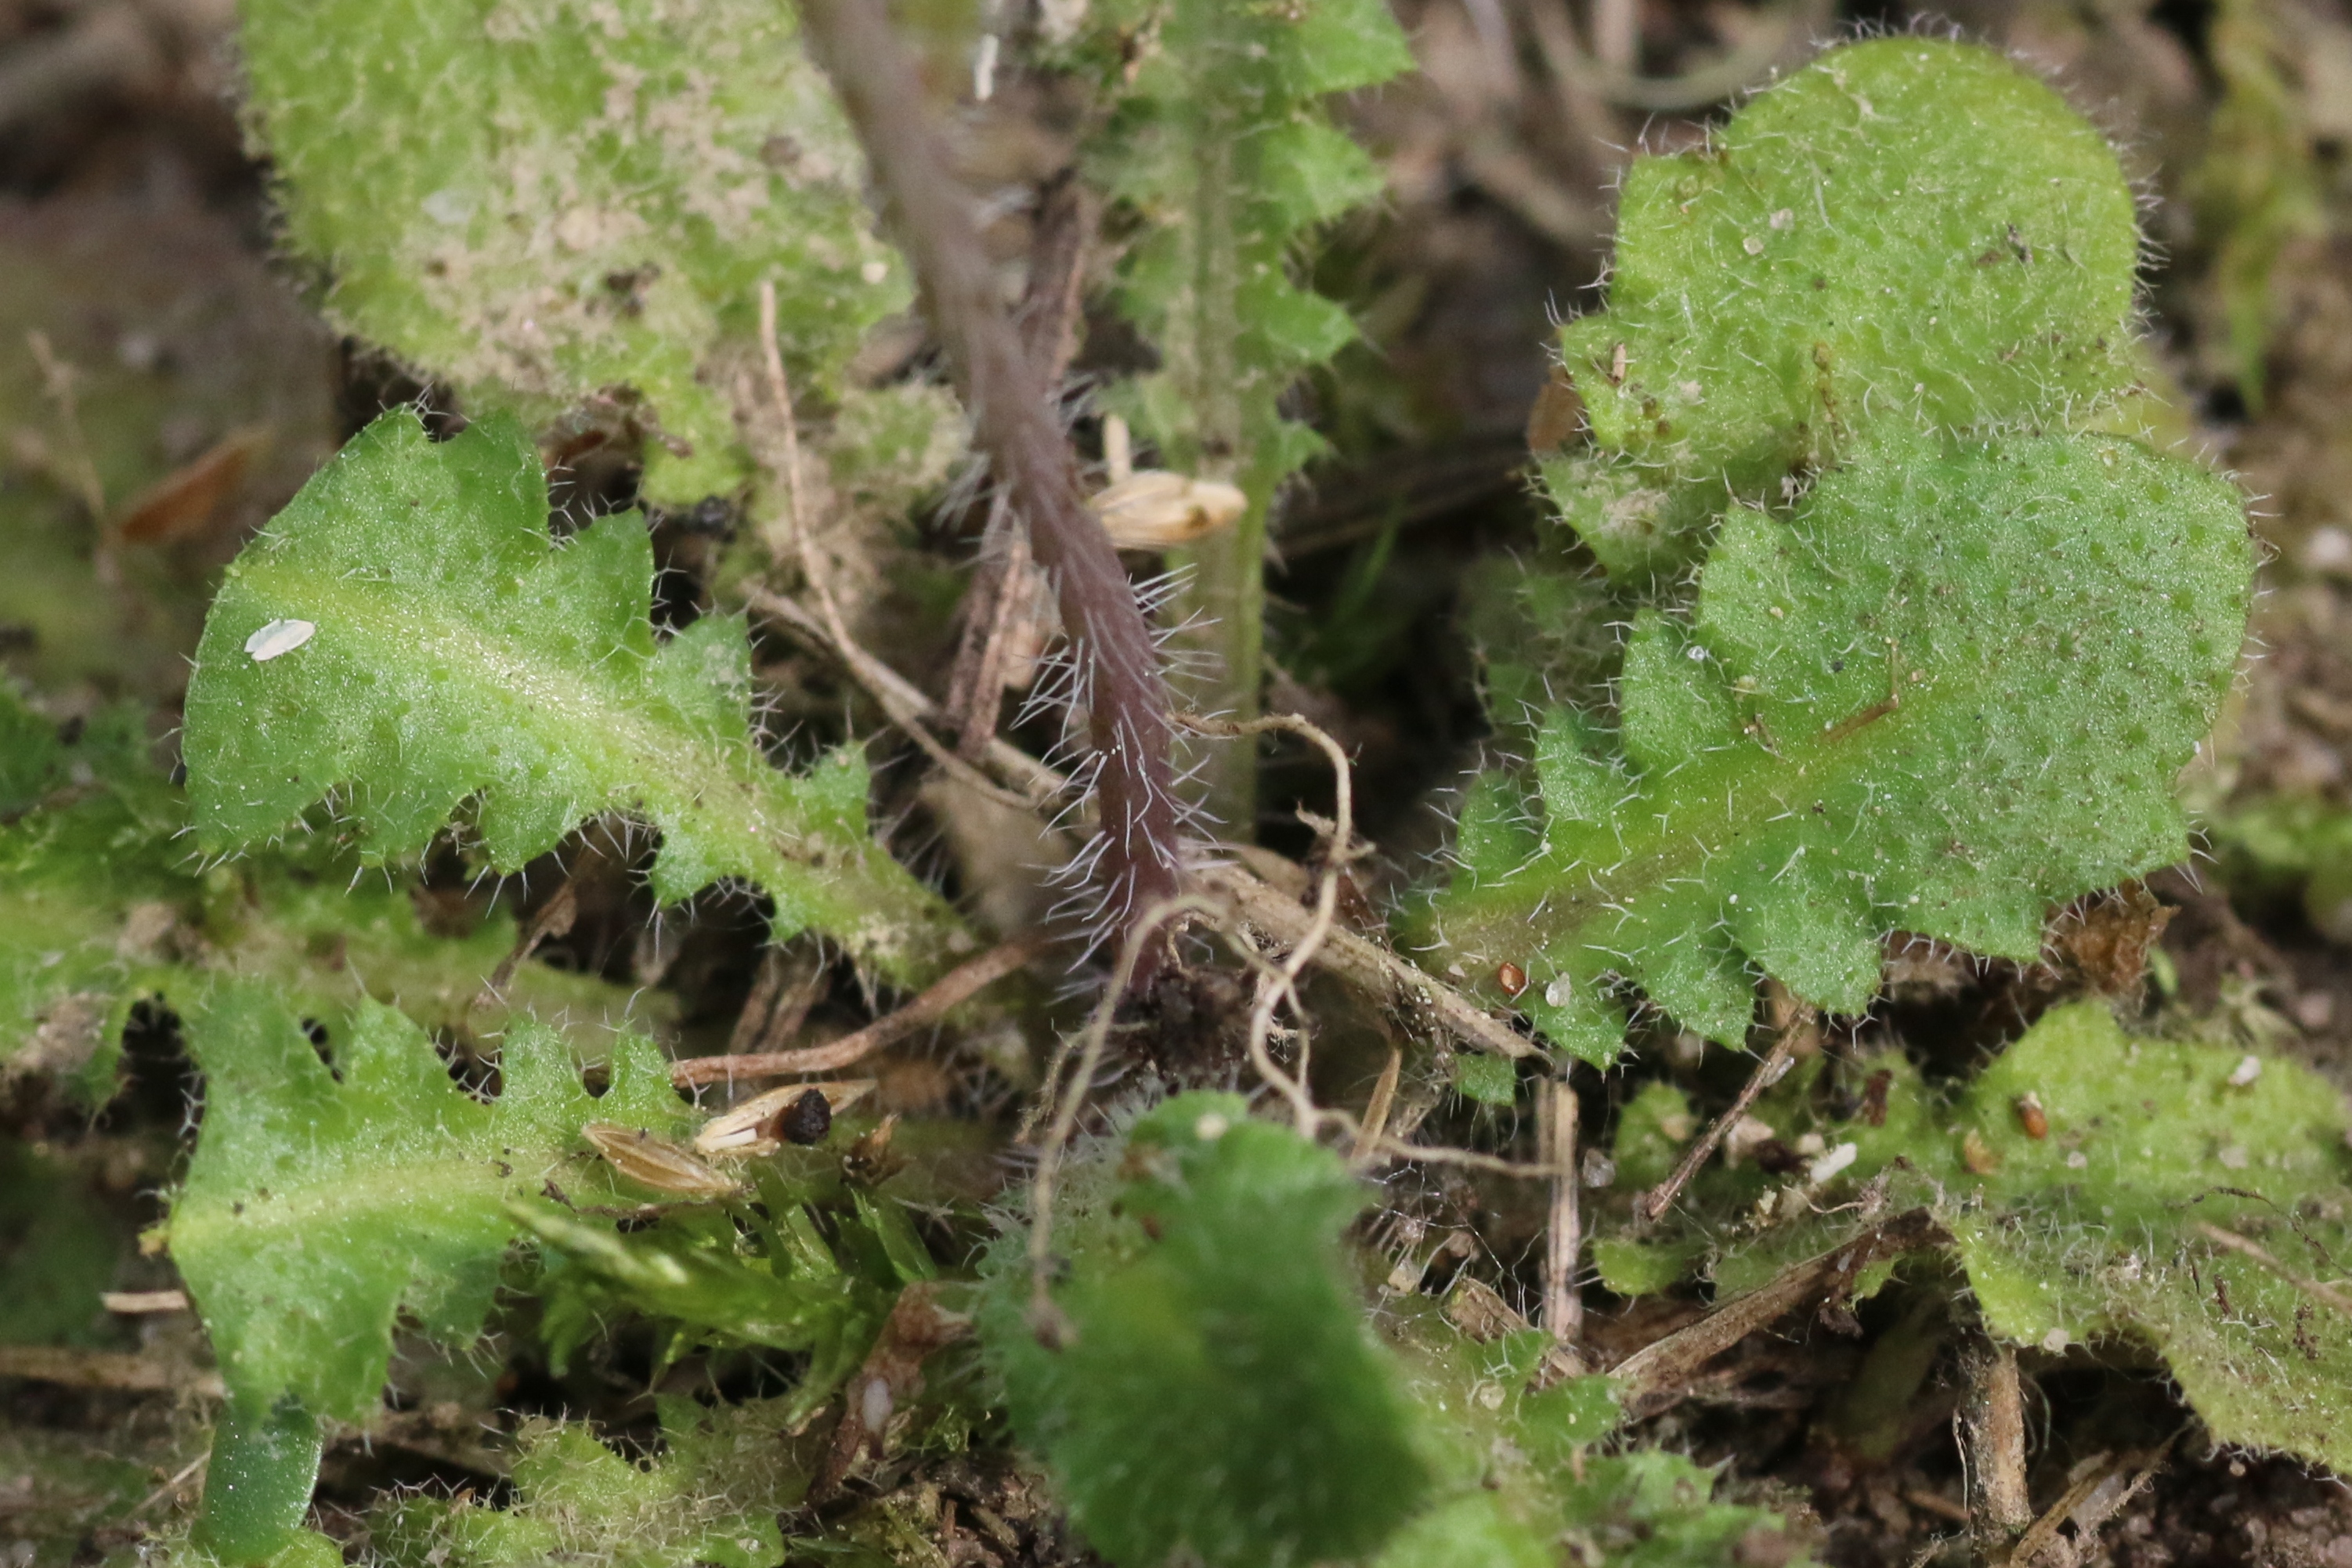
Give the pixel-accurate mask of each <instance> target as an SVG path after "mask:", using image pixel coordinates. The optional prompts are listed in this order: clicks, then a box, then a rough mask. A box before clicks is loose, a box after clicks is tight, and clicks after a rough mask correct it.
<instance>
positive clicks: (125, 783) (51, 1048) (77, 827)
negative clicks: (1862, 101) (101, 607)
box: [0, 700, 667, 1101]
mask: <svg viewBox="0 0 2352 1568" xmlns="http://www.w3.org/2000/svg"><path fill="white" fill-rule="evenodd" d="M7 711H8V706H7V704H6V703H5V700H0V714H5V713H6V712H7ZM51 741H52V746H51V748H50V749H48V750H47V752H30V751H29V750H28V754H31V755H34V756H36V757H40V758H43V759H45V760H43V761H42V763H41V765H42V766H43V767H44V768H45V769H47V772H48V773H49V774H50V775H51V776H52V777H53V779H54V781H55V782H56V783H57V784H58V786H59V787H58V794H56V795H53V796H52V798H51V801H50V803H49V804H47V805H43V806H41V807H40V808H38V809H37V810H33V811H30V812H27V813H26V815H25V816H21V817H19V818H18V819H17V820H16V821H15V822H12V823H9V824H7V825H6V826H0V1073H23V1072H32V1071H44V1072H48V1073H52V1074H56V1075H58V1076H60V1077H63V1078H66V1079H68V1081H70V1082H72V1083H74V1084H76V1085H78V1086H79V1089H80V1091H81V1092H82V1093H83V1094H84V1096H85V1097H86V1098H88V1099H90V1100H98V1101H102V1100H106V1099H107V1098H109V1097H110V1095H111V1093H112V1092H113V1085H114V1061H115V1056H114V1053H115V1047H116V1045H117V1043H118V1042H119V1040H120V1037H121V1029H122V1026H123V1022H124V1020H125V1018H126V1017H127V1016H128V1015H129V1013H130V1011H131V1006H132V1005H133V1004H135V1003H137V1002H138V1001H141V1000H142V999H145V998H150V997H161V998H163V1000H165V1001H166V1002H167V1003H169V1002H173V1001H192V1000H194V998H195V997H196V996H198V995H199V994H201V992H202V989H203V986H204V984H205V977H207V976H210V975H215V974H224V973H226V974H236V975H241V976H245V977H247V978H251V979H267V980H269V981H271V982H273V983H275V984H277V985H278V986H279V987H280V988H281V990H282V992H283V993H284V994H287V995H288V996H289V997H290V998H296V999H299V1002H300V1004H301V1005H303V1006H305V1007H308V1008H310V1009H312V1010H313V1011H315V1012H318V1013H320V1014H340V1013H341V1010H342V1009H343V1008H345V1007H346V1006H348V1005H350V1004H352V1002H354V1001H356V1000H358V999H359V998H360V997H362V996H373V997H374V998H375V999H376V1000H378V1001H380V1002H387V1003H391V1004H393V1005H396V1006H399V1007H402V1008H404V1010H406V1011H407V1012H408V1013H409V1015H410V1016H413V1017H415V1019H417V1020H418V1021H419V1022H420V1023H423V1024H425V1025H427V1026H430V1027H433V1028H436V1029H448V1030H456V1031H468V1030H473V1031H478V1030H483V1029H490V1028H495V1026H497V1024H498V1023H499V1020H500V1019H501V1018H503V1017H504V1016H506V1014H507V1012H508V1010H509V1008H521V1009H524V1010H527V1011H531V1012H535V1013H537V1014H538V1015H539V1016H543V1017H555V1016H568V1017H570V1018H572V1019H576V1020H577V1021H579V1022H580V1023H582V1024H583V1025H587V1024H594V1025H600V1026H603V1027H604V1029H606V1030H607V1031H608V1032H609V1031H612V1030H614V1029H617V1028H619V1027H622V1026H623V1023H622V1021H623V1020H624V1019H626V1018H628V1017H629V1016H632V1015H633V1014H634V1015H635V1016H637V1017H639V1018H640V1019H644V1018H648V1017H650V1018H653V1019H656V1020H658V1019H659V1018H661V1017H662V1016H664V1015H665V1014H666V1012H667V1002H666V1000H665V999H664V998H662V997H659V996H651V997H644V998H637V997H633V996H632V995H631V994H630V993H629V992H628V991H626V990H625V989H623V988H622V987H619V986H616V985H614V984H610V983H608V982H606V981H604V980H603V979H601V978H599V977H597V976H593V975H587V974H572V973H562V972H560V971H557V970H555V969H551V968H550V967H548V966H547V965H545V964H541V963H523V964H521V965H520V966H519V967H518V968H517V969H516V970H515V972H514V973H513V976H512V977H511V979H510V980H509V983H508V984H507V987H506V990H505V994H503V995H502V996H499V997H497V998H492V999H489V1000H488V1001H484V1000H482V998H481V992H482V988H483V985H484V984H485V983H486V982H487V981H488V977H489V976H490V975H491V974H492V973H494V972H495V971H496V970H497V969H498V967H499V963H501V962H502V961H503V960H504V959H505V958H506V956H507V954H508V953H509V952H511V951H512V949H513V947H514V942H515V924H514V920H513V918H512V916H511V915H509V914H508V913H505V912H503V911H499V912H494V913H492V914H490V915H489V916H488V917H486V918H484V919H483V920H482V921H479V922H478V924H477V925H476V927H475V929H474V930H473V931H472V932H471V933H470V934H467V935H464V936H438V935H435V934H433V933H431V932H429V931H426V930H425V926H424V923H423V922H422V921H420V919H419V918H418V915H417V911H416V908H415V903H414V901H413V900H412V899H411V897H410V895H409V892H408V890H407V889H404V888H397V887H394V885H392V884H391V883H390V882H389V881H388V880H387V879H385V878H383V876H381V875H373V876H368V877H363V878H362V877H359V870H360V868H358V867H356V866H354V865H353V864H352V863H351V862H350V861H349V859H348V858H347V857H344V856H341V855H338V854H336V853H334V852H333V851H334V848H335V847H334V846H331V845H329V844H327V843H325V842H324V841H321V840H311V841H310V842H308V843H305V844H302V845H299V846H296V847H291V848H289V849H285V850H267V851H263V852H261V853H258V854H256V855H254V856H251V857H249V858H246V859H244V860H242V861H239V862H236V863H235V864H234V865H229V866H215V867H211V868H205V867H204V866H202V865H201V864H200V863H199V862H198V860H197V858H196V857H195V855H194V853H193V852H192V851H191V850H190V849H189V847H187V846H186V845H185V844H184V843H182V842H180V838H181V835H183V834H184V832H185V831H186V827H187V803H186V801H185V799H184V797H183V796H182V795H181V794H180V792H179V791H177V790H175V789H173V788H171V787H170V786H169V785H168V784H166V783H165V782H164V780H163V778H162V777H161V776H160V775H158V774H156V773H154V772H153V771H152V769H151V768H150V767H149V766H148V765H147V763H146V761H145V758H144V756H143V754H142V753H143V750H144V746H143V738H142V737H141V736H140V734H139V732H138V727H137V722H136V720H135V716H133V715H131V714H130V713H129V712H128V711H127V710H106V711H103V712H101V713H100V715H99V716H98V717H97V718H96V719H95V720H94V721H92V722H91V723H90V724H89V726H88V727H86V728H85V729H84V730H83V731H82V732H81V734H80V735H79V737H78V738H77V739H76V741H75V742H74V743H73V744H71V745H59V744H56V743H55V737H54V735H52V736H51ZM77 780H78V781H79V782H75V781H77ZM355 879H356V880H355Z"/></svg>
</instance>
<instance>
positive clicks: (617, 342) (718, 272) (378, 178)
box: [238, 0, 908, 504]
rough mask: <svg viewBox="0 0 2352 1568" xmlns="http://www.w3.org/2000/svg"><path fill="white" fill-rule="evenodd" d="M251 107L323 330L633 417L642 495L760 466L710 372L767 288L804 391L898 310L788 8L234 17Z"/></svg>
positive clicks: (837, 127) (445, 2)
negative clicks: (319, 290)
mask: <svg viewBox="0 0 2352 1568" xmlns="http://www.w3.org/2000/svg"><path fill="white" fill-rule="evenodd" d="M238 10H239V13H240V16H241V19H242V22H243V26H242V28H241V32H240V38H241V42H242V45H243V48H244V57H245V83H246V87H247V100H248V104H249V112H250V113H251V114H252V116H253V120H254V122H255V124H256V126H257V129H258V131H259V132H260V133H261V136H262V139H263V140H264V142H266V143H267V145H268V151H269V154H270V161H271V166H272V168H273V169H274V170H275V171H276V174H277V195H278V201H279V204H280V205H281V207H282V209H283V211H284V213H285V216H286V226H287V231H288V237H289V239H290V240H291V241H292V243H293V245H294V247H295V248H296V249H298V250H299V251H300V252H302V253H303V254H304V255H306V256H308V257H309V258H311V259H312V260H314V261H315V262H317V263H318V264H319V265H320V266H321V267H322V268H325V269H326V271H327V273H328V274H329V278H330V286H329V291H328V296H327V307H328V310H329V313H330V315H331V317H332V318H334V319H335V321H337V324H338V325H340V326H341V327H342V328H343V329H344V330H346V331H351V332H353V333H355V334H357V335H358V336H360V337H362V338H365V339H368V340H369V341H371V342H377V343H381V344H383V346H384V347H386V348H388V349H390V350H391V351H392V352H393V353H395V354H397V355H399V356H400V357H401V358H403V359H404V360H406V361H408V362H410V363H414V364H415V365H417V366H419V367H420V368H422V369H423V370H424V371H425V373H426V374H429V375H431V376H433V377H435V378H436V379H439V380H443V381H446V382H447V383H449V384H452V385H454V386H455V387H456V388H457V390H458V392H459V394H460V395H462V396H463V397H464V398H465V399H466V400H467V403H468V405H472V406H475V407H477V408H478V409H480V410H488V409H492V408H505V409H511V410H513V411H516V412H518V413H520V414H521V415H522V416H524V417H526V418H530V419H532V420H543V419H546V418H550V417H552V416H555V415H557V414H559V413H562V412H563V411H564V410H566V409H568V408H570V407H572V406H574V405H581V404H584V403H589V402H592V401H593V402H599V403H602V404H604V405H605V406H606V409H607V411H608V412H617V413H620V414H622V415H625V416H633V417H635V418H637V419H638V420H640V421H641V422H643V423H646V424H648V425H650V426H652V428H653V431H654V433H655V435H656V439H655V440H652V441H649V442H648V443H647V447H646V452H647V464H646V476H645V484H646V494H647V495H648V497H649V498H651V499H652V500H655V501H656V502H660V503H664V504H682V503H685V502H688V501H692V500H698V499H700V498H701V497H703V496H705V495H709V494H714V493H724V492H727V491H730V490H732V489H735V488H736V487H737V485H738V484H739V483H740V480H741V479H742V478H743V477H744V475H745V473H746V472H747V471H748V468H749V463H748V461H747V459H746V458H745V456H744V453H743V450H742V447H741V443H740V439H739V437H738V435H737V432H736V429H735V426H734V422H733V418H732V416H731V414H730V410H729V407H728V405H727V403H726V401H725V400H724V398H723V397H722V396H721V395H719V392H718V391H716V390H714V388H713V387H712V386H710V385H709V384H705V382H704V381H703V380H702V379H701V378H700V377H701V373H704V372H706V371H709V370H711V369H714V368H717V367H718V365H719V361H720V360H721V359H722V358H723V357H724V356H725V354H727V353H730V352H740V349H742V348H748V347H749V345H750V342H751V334H752V331H753V330H754V328H755V325H756V312H755V309H754V306H755V301H756V298H757V294H758V289H759V285H760V283H761V281H762V280H763V279H765V280H769V281H772V282H773V283H774V284H775V286H776V290H777V296H778V300H777V303H778V310H777V319H778V327H779V331H780V336H781V338H782V342H783V346H784V351H785V353H786V354H787V356H788V358H790V360H791V361H792V362H793V373H794V374H795V375H796V377H798V378H799V379H800V381H801V383H802V384H803V385H810V386H814V387H817V388H819V389H822V390H828V391H830V390H835V389H836V388H837V385H838V381H839V377H840V374H841V371H842V367H843V366H844V364H845V363H846V361H847V360H848V358H849V356H850V354H851V353H854V352H855V350H856V346H857V343H858V342H859V341H860V339H861V338H862V336H863V334H864V332H865V331H866V328H867V327H868V326H870V325H872V324H873V323H874V322H875V321H877V320H879V319H880V318H881V317H882V316H883V315H885V314H887V312H889V311H890V310H897V309H899V308H901V307H903V306H904V305H905V303H906V301H907V298H908V290H907V285H906V282H905V280H904V278H903V276H902V273H901V270H900V268H899V267H898V262H897V260H896V258H894V257H893V255H892V253H891V252H890V251H889V250H888V248H887V247H885V246H884V245H883V244H882V242H881V241H880V240H879V239H877V237H876V236H875V234H874V232H873V228H872V225H871V221H870V219H869V217H868V215H867V212H866V204H865V197H864V192H863V189H862V185H863V181H864V159H863V158H862V156H861V155H860V153H859V152H858V148H857V145H856V140H855V139H854V138H853V137H852V135H851V134H850V132H849V128H848V126H847V124H846V122H845V121H844V120H843V118H842V115H841V112H840V110H839V108H838V106H837V105H835V102H834V100H833V98H832V95H831V93H830V91H829V90H828V89H827V88H826V86H825V83H824V78H823V76H822V75H821V74H820V73H819V72H818V70H817V69H816V68H815V67H814V65H813V64H812V63H811V62H810V60H809V59H808V58H807V57H806V55H805V54H804V53H803V49H802V47H801V42H800V37H799V23H798V18H797V16H796V15H795V13H794V12H793V8H792V7H790V6H787V5H768V4H763V3H761V0H718V3H704V4H698V5H685V6H679V5H665V4H661V3H659V0H594V3H593V4H592V3H590V0H498V3H496V4H484V3H481V0H398V3H396V4H391V5H383V4H374V3H373V0H324V3H321V0H244V4H242V5H240V6H239V7H238Z"/></svg>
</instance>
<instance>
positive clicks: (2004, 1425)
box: [1960, 1339, 2033, 1554]
mask: <svg viewBox="0 0 2352 1568" xmlns="http://www.w3.org/2000/svg"><path fill="white" fill-rule="evenodd" d="M1964 1365H1965V1371H1966V1373H1967V1376H1968V1401H1967V1404H1966V1405H1964V1406H1963V1407H1962V1409H1961V1413H1960V1414H1961V1424H1960V1425H1961V1441H1962V1447H1961V1454H1962V1458H1964V1459H1966V1461H1967V1466H1966V1469H1967V1480H1968V1496H1969V1522H1970V1524H1971V1526H1972V1527H1973V1531H1974V1533H1975V1535H1976V1539H1977V1544H1978V1546H1979V1549H1980V1550H1982V1551H1984V1552H1987V1553H1988V1554H1992V1553H1996V1552H1999V1553H2005V1552H2008V1550H2009V1546H2010V1543H2011V1542H2013V1541H2015V1540H2016V1539H2017V1534H2018V1531H2021V1530H2023V1529H2024V1528H2025V1527H2026V1526H2027V1525H2029V1524H2031V1523H2032V1521H2033V1504H2032V1500H2031V1499H2030V1498H2029V1497H2028V1496H2027V1495H2026V1486H2025V1394H2024V1388H2023V1385H2022V1384H2021V1382H2020V1380H2019V1378H2018V1373H2017V1352H2016V1350H2015V1349H2014V1348H2012V1347H2011V1346H2009V1345H2006V1344H2001V1343H1998V1342H1992V1341H1990V1340H1983V1339H1979V1341H1978V1342H1977V1343H1976V1344H1974V1345H1973V1346H1972V1347H1971V1348H1970V1349H1969V1352H1968V1353H1967V1356H1966V1359H1965V1363H1964Z"/></svg>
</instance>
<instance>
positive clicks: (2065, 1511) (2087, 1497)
mask: <svg viewBox="0 0 2352 1568" xmlns="http://www.w3.org/2000/svg"><path fill="white" fill-rule="evenodd" d="M2185 1429H2186V1428H2183V1430H2185ZM2179 1440H2180V1432H2179V1431H2175V1432H2174V1433H2173V1434H2172V1436H2169V1437H2167V1438H2166V1439H2165V1440H2164V1441H2163V1442H2162V1443H2159V1444H2158V1445H2157V1447H2155V1448H2154V1449H2153V1450H2152V1451H2150V1452H2148V1453H2147V1454H2143V1455H2137V1456H2135V1455H2129V1454H2126V1455H2125V1456H2124V1457H2123V1458H2119V1459H2116V1460H2115V1461H2114V1462H2112V1463H2109V1464H2103V1465H2099V1466H2096V1467H2094V1468H2091V1469H2089V1470H2087V1471H2086V1472H2085V1473H2084V1474H2083V1475H2082V1476H2080V1477H2078V1478H2077V1479H2075V1481H2074V1484H2073V1485H2072V1486H2069V1487H2068V1488H2067V1489H2066V1490H2065V1492H2064V1494H2063V1496H2061V1497H2060V1498H2059V1499H2058V1500H2057V1501H2056V1502H2054V1503H2052V1504H2051V1505H2050V1507H2049V1508H2048V1509H2047V1510H2044V1511H2043V1513H2042V1517H2041V1518H2040V1519H2037V1520H2035V1521H2033V1528H2032V1529H2031V1530H2028V1531H2026V1532H2025V1533H2024V1535H2022V1536H2021V1537H2020V1538H2019V1540H2018V1542H2017V1548H2016V1550H2015V1551H2013V1552H2011V1553H2010V1554H2009V1558H2008V1561H2009V1564H2010V1568H2033V1564H2034V1562H2035V1560H2036V1559H2038V1558H2040V1557H2041V1556H2042V1553H2043V1552H2047V1551H2049V1550H2050V1548H2052V1547H2053V1546H2056V1545H2059V1544H2061V1541H2062V1538H2061V1537H2060V1536H2059V1534H2058V1531H2059V1530H2060V1528H2061V1527H2062V1526H2063V1525H2064V1524H2065V1523H2066V1521H2068V1520H2070V1519H2071V1520H2073V1521H2074V1542H2073V1543H2072V1550H2071V1551H2070V1552H2068V1553H2067V1554H2066V1555H2065V1556H2064V1557H2062V1558H2061V1559H2059V1561H2061V1562H2075V1561H2079V1560H2080V1558H2081V1554H2082V1548H2083V1545H2084V1542H2087V1541H2089V1540H2090V1539H2091V1538H2092V1537H2094V1536H2095V1535H2096V1534H2097V1532H2098V1531H2099V1529H2100V1528H2101V1527H2102V1526H2103V1525H2105V1523H2106V1522H2107V1521H2109V1520H2111V1519H2113V1518H2114V1517H2115V1516H2116V1514H2117V1513H2119V1512H2121V1511H2122V1510H2123V1507H2124V1505H2125V1504H2126V1503H2127V1502H2129V1501H2131V1500H2132V1499H2134V1498H2135V1497H2137V1496H2138V1495H2139V1494H2140V1493H2141V1492H2142V1491H2144V1490H2146V1489H2147V1483H2148V1482H2149V1481H2151V1480H2154V1479H2156V1472H2157V1471H2158V1470H2159V1469H2161V1468H2163V1466H2164V1461H2165V1458H2166V1456H2168V1455H2169V1454H2170V1453H2171V1452H2172V1445H2173V1444H2175V1443H2177V1442H2179ZM2127 1469H2128V1470H2131V1471H2132V1472H2133V1473H2132V1479H2131V1480H2130V1482H2129V1484H2127V1485H2126V1486H2123V1487H2120V1488H2116V1487H2115V1486H2114V1482H2115V1480H2116V1478H2117V1477H2118V1476H2120V1475H2122V1474H2123V1473H2124V1472H2125V1471H2126V1470H2127Z"/></svg>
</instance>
